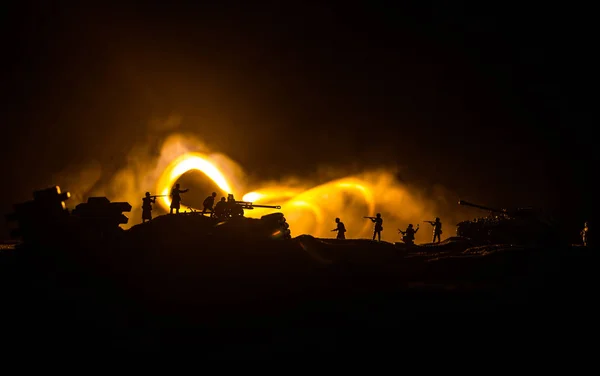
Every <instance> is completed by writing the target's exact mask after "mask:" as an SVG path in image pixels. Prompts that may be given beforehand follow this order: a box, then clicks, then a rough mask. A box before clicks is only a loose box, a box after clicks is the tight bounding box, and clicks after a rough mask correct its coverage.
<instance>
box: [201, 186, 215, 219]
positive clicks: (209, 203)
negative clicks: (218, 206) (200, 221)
mask: <svg viewBox="0 0 600 376" xmlns="http://www.w3.org/2000/svg"><path fill="white" fill-rule="evenodd" d="M215 197H217V192H213V193H212V195H210V196H208V197H207V198H205V199H204V202H203V203H202V205H204V209H202V215H204V214H205V213H206V211H207V210H210V216H211V217H213V216H214V210H213V205H214V204H215Z"/></svg>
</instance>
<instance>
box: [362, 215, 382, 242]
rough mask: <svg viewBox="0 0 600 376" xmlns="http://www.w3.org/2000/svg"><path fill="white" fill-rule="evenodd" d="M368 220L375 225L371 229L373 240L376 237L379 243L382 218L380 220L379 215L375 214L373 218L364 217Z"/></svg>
mask: <svg viewBox="0 0 600 376" xmlns="http://www.w3.org/2000/svg"><path fill="white" fill-rule="evenodd" d="M365 218H369V219H370V220H371V222H373V223H375V228H374V229H373V240H375V237H377V240H378V241H381V231H383V218H381V213H377V215H376V216H375V217H365Z"/></svg>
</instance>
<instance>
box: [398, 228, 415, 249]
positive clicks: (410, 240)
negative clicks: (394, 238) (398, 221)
mask: <svg viewBox="0 0 600 376" xmlns="http://www.w3.org/2000/svg"><path fill="white" fill-rule="evenodd" d="M417 231H419V224H418V223H417V229H416V230H415V228H414V227H413V225H412V223H411V224H409V225H408V227H407V228H406V231H402V230H400V229H398V233H399V234H402V241H403V242H405V243H406V244H410V245H413V244H415V234H416V233H417Z"/></svg>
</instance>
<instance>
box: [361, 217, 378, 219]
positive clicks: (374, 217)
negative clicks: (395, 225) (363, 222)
mask: <svg viewBox="0 0 600 376" xmlns="http://www.w3.org/2000/svg"><path fill="white" fill-rule="evenodd" d="M363 218H365V219H376V218H377V217H363Z"/></svg>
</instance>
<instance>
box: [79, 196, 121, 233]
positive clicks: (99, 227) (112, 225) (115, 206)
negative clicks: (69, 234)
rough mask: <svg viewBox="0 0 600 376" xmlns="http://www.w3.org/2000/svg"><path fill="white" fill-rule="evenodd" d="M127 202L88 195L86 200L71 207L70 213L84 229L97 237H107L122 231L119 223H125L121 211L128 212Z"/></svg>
mask: <svg viewBox="0 0 600 376" xmlns="http://www.w3.org/2000/svg"><path fill="white" fill-rule="evenodd" d="M130 211H131V205H130V204H129V203H128V202H110V200H109V199H108V198H106V197H89V198H88V200H87V202H84V203H81V204H79V205H77V206H76V207H75V209H73V211H72V212H71V215H72V216H73V217H75V218H76V219H77V220H78V222H79V223H78V224H79V225H80V226H81V227H82V229H85V230H86V231H89V230H91V231H93V232H94V233H96V235H98V236H99V237H107V236H113V235H116V234H118V233H119V232H121V231H123V229H122V228H121V227H120V225H121V224H127V222H128V221H129V218H127V217H126V216H125V215H124V214H123V212H130Z"/></svg>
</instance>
